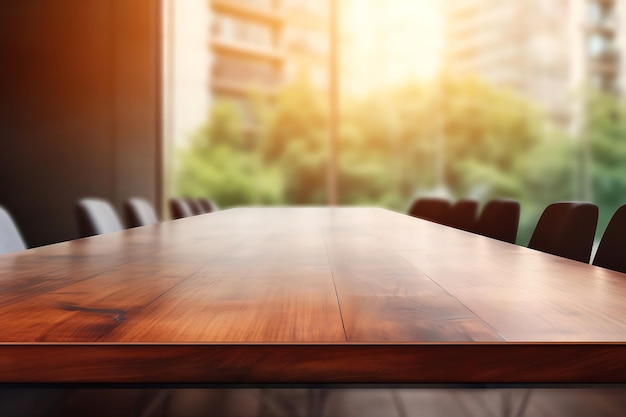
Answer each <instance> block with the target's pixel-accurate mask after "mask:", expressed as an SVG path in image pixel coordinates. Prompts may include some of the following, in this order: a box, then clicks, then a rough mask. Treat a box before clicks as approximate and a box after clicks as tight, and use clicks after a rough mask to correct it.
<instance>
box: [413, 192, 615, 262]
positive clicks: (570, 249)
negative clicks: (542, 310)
mask: <svg viewBox="0 0 626 417" xmlns="http://www.w3.org/2000/svg"><path fill="white" fill-rule="evenodd" d="M519 212H520V206H519V203H518V202H517V201H514V200H492V201H490V202H488V203H487V204H486V205H485V207H484V208H483V211H482V212H481V214H480V215H478V214H477V213H478V202H477V201H475V200H460V201H458V202H457V203H455V204H452V203H450V202H449V201H448V200H445V199H441V198H424V199H418V200H417V201H415V202H414V203H413V204H412V206H411V208H410V211H409V214H411V215H412V216H414V217H419V218H423V219H426V220H430V221H434V222H437V223H441V224H444V225H448V226H452V227H456V228H458V229H462V230H466V231H469V232H474V233H478V234H482V235H484V236H487V237H492V238H495V239H499V240H503V241H506V242H509V243H515V239H516V236H517V228H518V223H519ZM597 223H598V207H597V206H596V205H595V204H592V203H587V202H558V203H553V204H550V205H549V206H548V207H546V209H545V210H544V211H543V213H542V214H541V217H540V218H539V221H538V222H537V225H536V226H535V229H534V231H533V234H532V236H531V238H530V242H529V243H528V247H529V248H530V249H535V250H539V251H542V252H546V253H550V254H553V255H557V256H561V257H564V258H568V259H573V260H575V261H579V262H585V263H589V261H590V260H591V252H592V249H593V241H594V237H595V233H596V227H597ZM624 248H626V205H623V206H621V207H620V208H619V209H618V210H617V211H616V212H615V213H614V214H613V217H612V218H611V221H610V222H609V224H608V226H607V228H606V230H605V232H604V234H603V236H602V239H601V240H600V244H599V246H598V249H597V252H596V255H595V257H594V259H593V262H592V263H593V265H596V266H601V267H603V268H608V269H612V270H615V271H619V272H622V273H626V256H624V255H625V254H624V253H623V252H624Z"/></svg>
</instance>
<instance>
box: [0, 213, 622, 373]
mask: <svg viewBox="0 0 626 417" xmlns="http://www.w3.org/2000/svg"><path fill="white" fill-rule="evenodd" d="M0 341H1V342H2V343H1V344H0V382H133V383H134V382H138V383H148V382H150V383H251V384H258V383H355V382H365V383H413V382H415V383H466V382H480V383H495V382H514V383H525V382H533V383H534V382H609V381H612V382H615V381H618V382H626V277H625V276H624V275H623V274H620V273H616V272H612V271H609V270H605V269H602V268H597V267H593V266H589V265H585V264H582V263H578V262H575V261H570V260H567V259H563V258H559V257H555V256H552V255H547V254H543V253H540V252H537V251H533V250H530V249H527V248H523V247H519V246H515V245H511V244H507V243H503V242H499V241H495V240H492V239H489V238H485V237H482V236H477V235H473V234H470V233H466V232H462V231H459V230H456V229H453V228H449V227H446V226H442V225H438V224H435V223H430V222H427V221H424V220H419V219H415V218H412V217H409V216H406V215H403V214H398V213H394V212H391V211H386V210H383V209H377V208H331V209H328V208H241V209H233V210H226V211H222V212H218V213H213V214H207V215H201V216H196V217H193V218H187V219H181V220H176V221H171V222H165V223H162V224H160V225H157V226H149V227H143V228H138V229H132V230H128V231H124V232H119V233H111V234H108V235H103V236H96V237H92V238H87V239H81V240H77V241H72V242H67V243H63V244H58V245H52V246H48V247H43V248H38V249H32V250H29V251H25V252H21V253H16V254H10V255H5V256H0Z"/></svg>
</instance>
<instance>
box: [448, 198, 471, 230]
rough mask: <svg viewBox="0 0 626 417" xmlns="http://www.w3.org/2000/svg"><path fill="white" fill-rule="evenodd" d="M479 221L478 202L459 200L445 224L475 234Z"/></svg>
mask: <svg viewBox="0 0 626 417" xmlns="http://www.w3.org/2000/svg"><path fill="white" fill-rule="evenodd" d="M477 221H478V201H476V200H468V199H464V200H459V201H457V202H456V204H454V205H453V206H452V208H451V209H450V212H449V214H448V217H447V218H446V221H445V223H446V224H447V225H448V226H452V227H455V228H457V229H461V230H466V231H468V232H473V231H474V230H475V229H476V222H477Z"/></svg>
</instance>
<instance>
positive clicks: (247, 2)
mask: <svg viewBox="0 0 626 417" xmlns="http://www.w3.org/2000/svg"><path fill="white" fill-rule="evenodd" d="M209 3H210V12H211V16H212V18H211V22H212V23H211V32H210V40H209V44H210V52H211V61H212V65H211V71H210V78H211V81H210V92H211V96H212V101H215V100H228V101H231V102H234V103H236V105H237V108H238V109H240V111H241V113H242V115H243V117H244V120H246V122H247V123H248V127H253V126H252V125H253V124H254V121H253V120H252V116H251V114H250V108H249V107H250V106H249V100H250V93H251V91H256V92H258V93H261V94H263V95H267V96H272V95H273V94H274V93H275V92H276V90H277V89H278V88H279V87H280V86H281V85H282V84H284V83H285V82H286V81H287V80H289V79H291V78H292V77H294V76H295V74H296V73H297V72H298V71H299V68H303V69H304V70H305V71H306V72H307V73H308V75H309V77H310V78H311V80H312V82H313V83H314V85H316V86H318V87H321V88H323V87H325V86H326V84H327V72H328V35H327V33H328V5H327V4H328V2H327V1H320V0H282V1H280V0H209Z"/></svg>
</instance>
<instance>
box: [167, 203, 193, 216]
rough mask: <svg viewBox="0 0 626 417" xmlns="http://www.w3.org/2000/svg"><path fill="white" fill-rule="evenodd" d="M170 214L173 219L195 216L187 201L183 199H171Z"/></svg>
mask: <svg viewBox="0 0 626 417" xmlns="http://www.w3.org/2000/svg"><path fill="white" fill-rule="evenodd" d="M170 212H171V214H172V219H182V218H184V217H191V216H193V211H192V210H191V207H189V204H187V201H185V199H183V198H171V199H170Z"/></svg>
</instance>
